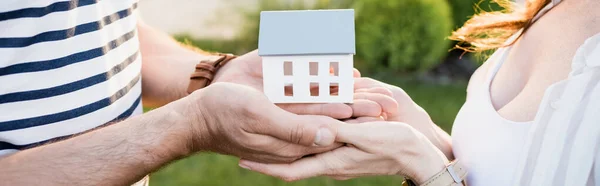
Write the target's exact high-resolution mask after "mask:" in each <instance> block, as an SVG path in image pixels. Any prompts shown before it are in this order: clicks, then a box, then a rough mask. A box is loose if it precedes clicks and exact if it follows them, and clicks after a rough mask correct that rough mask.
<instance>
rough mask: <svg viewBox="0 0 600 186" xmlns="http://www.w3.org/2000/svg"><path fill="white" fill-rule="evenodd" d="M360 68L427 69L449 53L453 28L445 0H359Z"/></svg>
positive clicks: (357, 2) (358, 37)
mask: <svg viewBox="0 0 600 186" xmlns="http://www.w3.org/2000/svg"><path fill="white" fill-rule="evenodd" d="M355 9H356V10H357V18H356V26H357V30H356V34H357V51H358V55H357V57H358V58H359V60H358V62H357V63H356V66H358V67H360V68H361V70H370V71H374V70H377V71H379V70H385V69H389V70H392V71H395V72H399V71H400V72H413V71H425V70H428V69H430V68H432V67H433V66H435V65H437V64H438V63H440V62H441V60H442V58H443V57H444V56H445V55H446V54H447V51H448V46H449V41H448V40H447V39H446V37H448V35H449V34H450V31H451V28H452V19H451V14H450V7H449V6H448V3H447V2H446V1H445V0H357V1H356V4H355Z"/></svg>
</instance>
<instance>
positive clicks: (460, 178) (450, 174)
mask: <svg viewBox="0 0 600 186" xmlns="http://www.w3.org/2000/svg"><path fill="white" fill-rule="evenodd" d="M466 177H467V170H466V169H465V168H464V167H463V166H462V164H460V162H459V161H458V160H454V161H452V162H450V164H448V165H447V166H446V168H444V170H442V171H441V172H439V173H437V174H436V175H435V176H433V177H431V178H429V180H427V181H425V182H424V183H423V184H421V185H420V186H467V182H466V180H465V178H466ZM402 185H403V186H418V185H417V184H416V183H415V182H414V181H412V180H410V179H406V180H405V181H404V183H402Z"/></svg>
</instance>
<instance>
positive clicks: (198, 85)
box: [187, 54, 236, 94]
mask: <svg viewBox="0 0 600 186" xmlns="http://www.w3.org/2000/svg"><path fill="white" fill-rule="evenodd" d="M218 55H219V56H221V57H220V58H218V59H216V60H202V61H200V63H198V64H197V65H196V70H195V71H194V72H193V73H192V75H191V76H190V83H189V84H188V89H187V92H188V94H191V93H192V92H194V91H196V90H199V89H202V88H204V87H207V86H208V85H210V83H211V82H212V80H213V78H214V77H215V74H217V71H218V70H219V69H220V68H221V67H222V66H224V65H225V64H227V62H229V61H231V60H232V59H235V58H236V56H234V55H231V54H218Z"/></svg>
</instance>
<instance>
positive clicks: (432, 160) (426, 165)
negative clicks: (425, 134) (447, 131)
mask: <svg viewBox="0 0 600 186" xmlns="http://www.w3.org/2000/svg"><path fill="white" fill-rule="evenodd" d="M423 140H425V143H426V144H425V145H423V147H424V149H423V150H422V151H421V152H423V154H422V155H420V156H418V160H417V161H416V163H417V164H416V166H414V167H415V168H417V169H416V170H415V171H414V172H413V175H408V176H409V177H410V178H411V179H412V180H413V181H414V182H416V183H418V184H422V183H424V182H426V181H427V180H429V179H430V178H431V177H433V176H434V175H436V174H437V173H439V172H440V171H442V170H444V169H445V168H446V165H448V163H450V161H449V160H448V158H446V156H445V155H444V153H442V152H441V151H440V150H439V149H438V148H437V147H436V146H434V145H433V144H432V143H431V142H430V141H429V140H427V139H423Z"/></svg>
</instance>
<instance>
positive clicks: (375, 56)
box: [150, 0, 498, 186]
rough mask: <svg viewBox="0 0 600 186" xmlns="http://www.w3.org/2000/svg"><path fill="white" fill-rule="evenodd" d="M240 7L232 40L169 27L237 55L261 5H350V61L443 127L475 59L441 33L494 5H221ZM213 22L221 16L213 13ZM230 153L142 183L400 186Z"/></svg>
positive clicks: (356, 1) (287, 6)
mask: <svg viewBox="0 0 600 186" xmlns="http://www.w3.org/2000/svg"><path fill="white" fill-rule="evenodd" d="M228 8H230V9H232V8H233V9H236V11H241V12H242V15H243V20H242V23H243V25H242V26H241V28H240V29H241V30H242V31H241V32H238V33H239V34H237V35H236V36H235V37H234V38H232V39H222V38H208V39H206V38H203V39H197V38H194V37H192V36H191V35H190V34H189V33H179V34H175V35H174V37H175V38H176V39H177V40H179V41H181V42H184V43H187V44H189V45H193V46H196V47H198V48H201V49H203V50H207V51H218V52H227V53H234V54H243V53H246V52H248V51H251V50H254V49H256V47H257V46H258V44H257V43H258V23H259V13H260V11H262V10H301V9H334V8H353V9H355V10H356V27H357V28H356V34H357V36H356V37H357V55H356V57H355V63H356V65H355V66H356V67H357V68H358V69H359V70H361V72H362V73H363V76H369V77H372V78H374V79H378V80H381V81H383V82H386V83H390V84H393V85H397V86H399V87H401V88H403V89H404V90H405V91H406V92H408V93H409V95H411V96H412V98H413V99H414V100H415V101H416V102H417V103H418V104H419V105H421V106H422V107H423V108H424V109H425V110H427V111H428V112H429V114H430V115H431V117H432V118H433V120H434V121H435V122H436V123H437V124H438V125H439V126H440V127H442V128H443V129H444V130H446V131H448V132H450V130H451V127H452V123H453V121H454V118H455V115H456V113H457V112H458V110H459V109H460V107H461V106H462V104H463V103H464V101H465V93H466V92H465V89H466V85H467V81H468V78H469V77H470V75H471V74H472V72H473V71H474V70H475V69H476V68H477V67H478V65H479V64H480V63H479V62H476V61H478V60H473V57H472V56H471V55H469V54H466V55H463V53H462V51H457V50H451V49H452V48H453V46H454V45H455V42H452V41H449V40H448V39H447V37H448V36H449V35H450V33H451V32H452V30H454V29H456V28H458V27H460V26H461V25H462V24H463V23H464V22H465V21H466V20H467V19H468V17H470V16H472V15H473V14H474V13H475V12H476V11H479V10H485V11H491V10H497V9H498V6H497V5H495V4H493V3H489V2H487V1H479V0H313V1H310V2H307V1H302V0H258V3H257V8H247V7H243V6H240V7H228ZM215 21H217V22H218V21H221V20H215ZM237 161H238V159H236V158H234V157H229V156H223V155H217V154H209V153H203V154H199V155H196V156H193V157H189V158H186V159H183V160H180V161H178V162H175V163H173V164H171V165H169V166H167V167H164V168H163V169H161V170H159V171H158V172H156V173H154V174H152V175H151V182H150V184H151V185H153V186H162V185H182V186H185V185H203V186H222V185H227V186H238V185H243V186H245V185H259V186H279V185H289V186H313V185H323V186H338V185H344V186H380V185H381V186H383V185H390V186H391V185H401V183H402V178H400V177H370V178H359V179H354V180H349V181H335V180H332V179H328V178H314V179H309V180H304V181H298V182H293V183H286V182H283V181H280V180H278V179H276V178H272V177H268V176H264V175H261V174H258V173H254V172H251V171H247V170H244V169H242V168H239V167H238V166H237Z"/></svg>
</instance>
